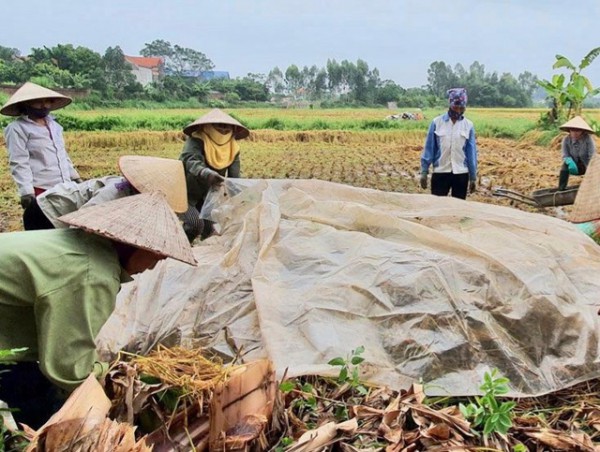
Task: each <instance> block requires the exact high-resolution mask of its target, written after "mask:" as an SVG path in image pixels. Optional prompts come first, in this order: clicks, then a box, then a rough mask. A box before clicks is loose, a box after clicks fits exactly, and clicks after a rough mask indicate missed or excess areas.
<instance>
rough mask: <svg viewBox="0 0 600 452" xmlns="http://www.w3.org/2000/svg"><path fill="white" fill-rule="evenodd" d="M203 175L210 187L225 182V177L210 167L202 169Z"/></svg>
mask: <svg viewBox="0 0 600 452" xmlns="http://www.w3.org/2000/svg"><path fill="white" fill-rule="evenodd" d="M202 177H203V178H204V180H205V181H206V183H207V184H208V185H209V186H210V187H215V186H218V185H221V184H222V183H223V182H225V178H224V177H223V176H221V175H220V174H219V173H217V172H216V171H213V170H211V169H210V168H205V169H203V170H202Z"/></svg>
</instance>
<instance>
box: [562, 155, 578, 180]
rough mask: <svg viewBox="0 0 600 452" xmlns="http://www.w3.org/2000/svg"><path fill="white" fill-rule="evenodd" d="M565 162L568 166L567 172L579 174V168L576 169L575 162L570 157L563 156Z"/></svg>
mask: <svg viewBox="0 0 600 452" xmlns="http://www.w3.org/2000/svg"><path fill="white" fill-rule="evenodd" d="M565 164H566V165H567V167H568V168H569V174H572V175H574V176H577V175H578V174H579V170H578V169H577V164H576V163H575V160H573V158H572V157H567V158H565Z"/></svg>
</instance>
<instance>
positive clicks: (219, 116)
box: [183, 108, 250, 140]
mask: <svg viewBox="0 0 600 452" xmlns="http://www.w3.org/2000/svg"><path fill="white" fill-rule="evenodd" d="M204 124H230V125H232V126H233V135H234V137H235V139H236V140H242V139H244V138H247V137H248V135H250V131H249V130H248V129H247V128H246V127H244V126H243V125H242V124H241V123H240V122H239V121H237V120H235V119H234V118H232V117H231V116H229V115H228V114H227V113H225V112H224V111H221V110H219V109H218V108H215V109H213V110H211V111H209V112H208V113H206V114H205V115H204V116H201V117H199V118H198V119H196V120H195V121H194V122H192V123H191V124H188V125H187V126H185V128H184V129H183V133H185V134H186V135H191V134H192V133H194V132H195V131H196V130H197V129H199V128H200V126H202V125H204Z"/></svg>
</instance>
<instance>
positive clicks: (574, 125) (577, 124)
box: [559, 116, 594, 133]
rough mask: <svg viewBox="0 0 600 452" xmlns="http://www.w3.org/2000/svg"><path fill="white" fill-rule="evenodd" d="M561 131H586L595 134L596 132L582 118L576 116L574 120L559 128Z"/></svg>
mask: <svg viewBox="0 0 600 452" xmlns="http://www.w3.org/2000/svg"><path fill="white" fill-rule="evenodd" d="M559 129H560V130H565V131H567V132H568V131H569V130H571V129H578V130H584V131H586V132H590V133H594V130H593V129H592V128H591V127H590V126H589V125H588V123H587V122H585V119H583V118H582V117H581V116H575V117H574V118H573V119H571V120H569V121H567V122H565V123H564V124H563V125H562V126H560V127H559Z"/></svg>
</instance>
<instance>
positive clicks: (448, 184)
mask: <svg viewBox="0 0 600 452" xmlns="http://www.w3.org/2000/svg"><path fill="white" fill-rule="evenodd" d="M468 187H469V173H464V174H454V173H433V174H432V176H431V194H432V195H436V196H448V193H450V194H451V196H452V197H453V198H460V199H467V188H468Z"/></svg>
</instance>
